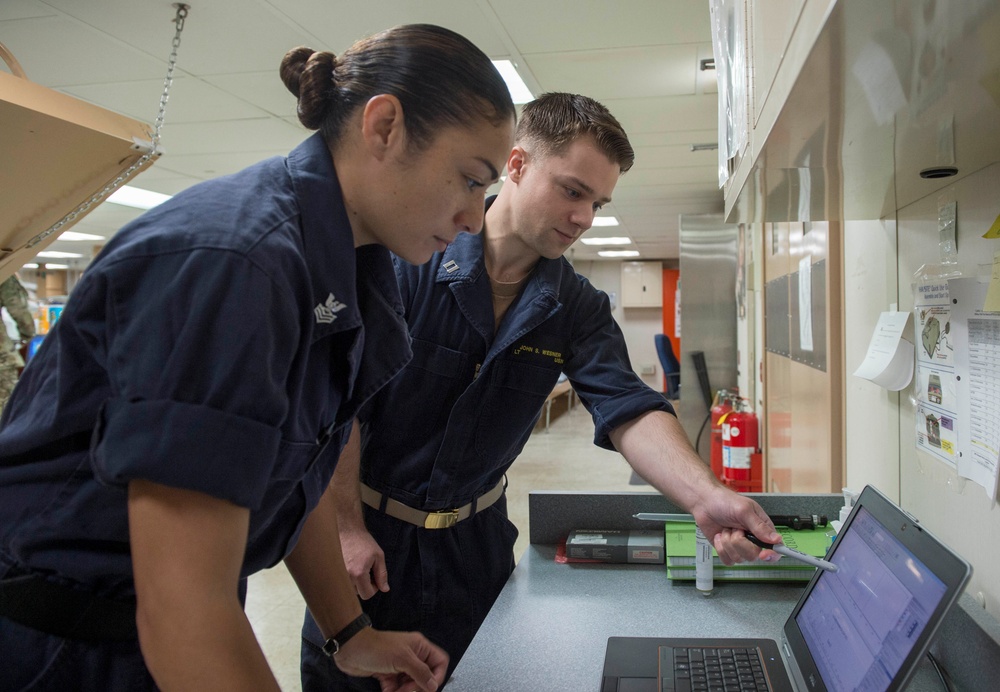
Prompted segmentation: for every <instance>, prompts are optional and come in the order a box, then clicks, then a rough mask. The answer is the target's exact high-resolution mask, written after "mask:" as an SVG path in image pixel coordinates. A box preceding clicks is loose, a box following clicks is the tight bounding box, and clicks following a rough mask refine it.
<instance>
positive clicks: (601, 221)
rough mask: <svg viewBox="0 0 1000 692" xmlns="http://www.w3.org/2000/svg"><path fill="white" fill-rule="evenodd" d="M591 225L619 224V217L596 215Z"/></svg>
mask: <svg viewBox="0 0 1000 692" xmlns="http://www.w3.org/2000/svg"><path fill="white" fill-rule="evenodd" d="M590 225H591V226H617V225H618V219H616V218H615V217H613V216H595V217H594V223H592V224H590Z"/></svg>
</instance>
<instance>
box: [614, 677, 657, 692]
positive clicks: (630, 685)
mask: <svg viewBox="0 0 1000 692" xmlns="http://www.w3.org/2000/svg"><path fill="white" fill-rule="evenodd" d="M618 692H656V678H618Z"/></svg>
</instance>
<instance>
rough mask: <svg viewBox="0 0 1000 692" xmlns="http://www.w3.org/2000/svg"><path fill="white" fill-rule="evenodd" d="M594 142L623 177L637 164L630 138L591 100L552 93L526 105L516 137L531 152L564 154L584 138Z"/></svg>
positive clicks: (609, 113)
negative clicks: (587, 137)
mask: <svg viewBox="0 0 1000 692" xmlns="http://www.w3.org/2000/svg"><path fill="white" fill-rule="evenodd" d="M585 136H590V137H593V138H594V141H595V142H596V143H597V146H598V148H600V149H601V151H603V152H604V153H605V154H606V155H607V157H608V159H609V160H610V161H612V162H613V163H617V164H618V167H619V169H620V170H621V172H622V173H624V172H625V171H627V170H628V169H630V168H631V167H632V164H633V163H634V162H635V151H634V150H633V149H632V145H631V144H630V143H629V141H628V135H626V134H625V129H624V128H623V127H622V126H621V123H619V122H618V121H617V120H616V119H615V116H613V115H611V111H609V110H608V109H607V108H606V107H605V106H604V105H603V104H601V103H599V102H597V101H595V100H594V99H592V98H590V97H588V96H581V95H579V94H564V93H559V92H552V93H548V94H542V95H541V96H539V97H538V98H537V99H535V100H534V101H532V102H530V103H528V104H525V106H524V109H523V110H522V112H521V118H520V122H518V124H517V132H516V134H515V136H514V142H515V144H518V145H520V146H522V147H524V148H525V149H526V150H527V151H528V152H538V153H540V154H542V155H553V154H556V155H558V154H560V153H562V152H564V151H565V150H566V148H567V147H568V146H569V145H570V144H572V143H573V142H575V141H576V140H577V139H579V138H580V137H585Z"/></svg>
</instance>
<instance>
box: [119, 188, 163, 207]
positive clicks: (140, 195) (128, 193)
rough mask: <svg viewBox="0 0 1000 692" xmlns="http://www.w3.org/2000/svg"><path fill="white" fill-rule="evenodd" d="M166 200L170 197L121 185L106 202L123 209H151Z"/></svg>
mask: <svg viewBox="0 0 1000 692" xmlns="http://www.w3.org/2000/svg"><path fill="white" fill-rule="evenodd" d="M168 199H170V195H164V194H161V193H159V192H152V191H150V190H143V189H142V188H139V187H132V186H131V185H122V186H121V187H120V188H118V189H117V190H115V193H114V194H113V195H111V196H110V197H108V201H109V202H111V203H112V204H120V205H122V206H124V207H133V208H135V209H152V208H153V207H155V206H157V205H158V204H163V203H164V202H166V201H167V200H168Z"/></svg>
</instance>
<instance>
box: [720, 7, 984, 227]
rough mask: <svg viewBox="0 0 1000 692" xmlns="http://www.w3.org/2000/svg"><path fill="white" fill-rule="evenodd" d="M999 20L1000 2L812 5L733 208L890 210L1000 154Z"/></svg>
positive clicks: (749, 212)
mask: <svg viewBox="0 0 1000 692" xmlns="http://www.w3.org/2000/svg"><path fill="white" fill-rule="evenodd" d="M828 4H829V5H832V6H830V7H827V5H828ZM821 10H828V13H826V12H822V11H821ZM998 32H1000V3H997V2H995V1H994V0H937V2H931V3H914V2H905V1H897V2H892V3H879V2H871V1H870V0H838V1H837V2H836V3H824V2H816V3H813V2H807V3H805V6H804V8H803V10H802V15H801V17H800V20H799V22H798V24H797V25H796V28H795V31H794V32H793V33H792V34H791V36H790V38H789V40H788V43H787V45H786V46H785V51H784V54H783V57H782V61H781V64H780V66H779V67H778V69H777V71H776V74H775V78H774V80H773V83H772V84H770V85H768V89H769V91H768V92H767V93H766V102H765V103H764V104H763V107H762V108H761V110H760V117H759V118H758V119H757V121H756V123H755V127H754V128H753V129H752V131H751V133H750V144H749V146H748V149H747V151H746V153H745V155H744V156H743V158H742V160H741V161H740V164H739V167H738V168H737V171H736V172H735V174H734V176H733V180H732V182H731V183H730V184H729V185H728V186H727V192H726V217H727V219H728V220H729V221H733V222H735V221H737V220H739V221H795V220H798V221H809V220H817V219H830V220H835V219H840V220H852V219H878V218H882V217H883V216H886V215H891V214H892V213H893V212H894V211H895V210H896V209H897V208H902V207H904V206H906V205H907V204H910V203H911V202H913V201H915V200H917V199H920V198H921V197H924V196H926V195H928V194H931V193H933V192H936V191H938V190H940V189H942V188H944V187H945V186H947V185H950V184H952V183H953V182H955V181H956V180H958V179H961V178H962V177H964V176H966V175H968V174H970V173H973V172H975V171H978V170H980V169H982V168H983V167H985V166H987V165H989V164H991V163H993V162H995V161H998V160H1000V128H997V127H996V123H997V122H1000V78H998V76H997V75H998V74H1000V49H998V48H997V43H996V38H995V37H996V35H997V33H998ZM775 48H776V47H775V46H773V45H768V46H765V50H775ZM940 166H954V167H956V168H957V169H958V173H957V175H956V176H955V177H950V178H936V179H934V178H932V179H926V178H922V177H921V176H920V172H921V171H922V170H924V169H927V168H932V167H940Z"/></svg>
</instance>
